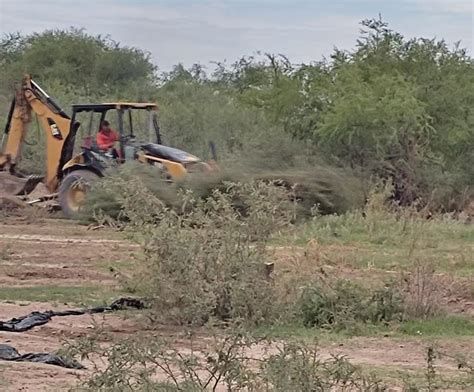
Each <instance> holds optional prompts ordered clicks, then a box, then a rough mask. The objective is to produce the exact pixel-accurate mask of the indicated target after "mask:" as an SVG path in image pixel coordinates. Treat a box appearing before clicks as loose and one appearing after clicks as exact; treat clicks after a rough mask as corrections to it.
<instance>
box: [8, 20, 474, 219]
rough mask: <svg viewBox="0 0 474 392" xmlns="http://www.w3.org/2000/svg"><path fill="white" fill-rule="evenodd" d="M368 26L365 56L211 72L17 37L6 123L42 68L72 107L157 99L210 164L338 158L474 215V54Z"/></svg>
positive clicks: (91, 43)
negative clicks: (470, 207) (21, 91)
mask: <svg viewBox="0 0 474 392" xmlns="http://www.w3.org/2000/svg"><path fill="white" fill-rule="evenodd" d="M362 26H363V30H362V31H361V36H360V37H359V39H358V40H357V44H356V46H355V49H354V50H351V51H342V50H338V49H336V50H334V52H333V53H332V54H331V56H330V58H329V59H324V60H322V61H319V62H312V63H310V64H303V65H294V64H292V62H291V60H290V59H288V58H286V57H285V56H283V55H279V56H275V55H272V54H269V53H266V54H264V55H260V54H259V55H255V56H246V57H242V58H241V59H240V60H239V61H237V62H235V63H234V64H230V65H228V64H225V63H218V64H217V65H216V68H215V69H214V70H212V71H211V72H210V74H206V72H205V70H204V68H203V67H201V66H199V65H194V66H193V67H191V68H190V69H185V68H184V67H183V66H182V65H177V66H176V67H175V68H174V69H173V70H172V71H171V72H169V73H166V74H161V75H158V74H157V72H156V66H155V65H154V64H152V63H151V61H150V58H149V55H148V54H147V53H146V52H144V51H143V50H141V49H137V48H129V47H124V46H121V45H120V44H119V43H116V42H114V41H113V40H112V39H110V38H109V37H101V36H91V35H89V34H86V33H85V32H84V31H83V30H80V29H71V30H65V31H62V30H53V31H45V32H43V33H35V34H31V35H26V36H24V35H20V34H10V35H7V36H5V37H4V38H3V39H1V40H0V69H1V72H0V105H1V106H2V107H4V108H5V110H2V111H1V112H0V116H3V117H4V116H5V114H6V112H7V109H6V108H7V105H8V100H9V97H10V96H11V91H12V87H13V85H15V83H17V82H18V80H19V78H20V76H21V73H23V72H29V73H32V74H33V75H34V76H35V77H36V78H37V79H38V80H39V81H40V82H41V83H43V84H44V86H45V87H46V88H47V90H49V91H50V92H51V93H52V95H53V96H54V97H56V98H57V100H58V101H59V102H61V103H62V104H63V106H64V107H65V109H66V110H67V106H66V105H69V104H70V103H73V102H78V101H82V102H86V101H101V100H108V101H110V100H117V99H127V100H152V101H157V102H158V103H159V104H160V107H161V125H162V131H163V134H164V139H165V141H166V142H167V143H169V144H171V145H175V146H177V147H181V148H183V149H185V150H188V151H190V152H194V153H195V154H197V155H200V156H203V157H204V158H206V157H209V149H208V142H209V141H214V142H215V144H216V145H217V146H218V154H219V157H220V159H221V160H222V162H223V163H225V164H226V165H229V166H231V167H234V166H238V167H239V168H240V167H244V168H247V169H248V170H251V169H252V170H254V169H256V168H258V169H261V170H293V171H299V170H306V171H312V170H313V168H318V167H320V166H327V164H328V163H330V164H331V165H334V166H338V167H339V168H342V169H349V170H351V171H352V173H351V175H352V176H362V177H366V178H367V177H370V176H373V177H381V178H384V179H389V180H390V181H392V182H393V184H394V186H395V192H394V198H395V199H397V200H398V201H400V202H401V203H402V204H412V203H414V202H416V203H417V205H428V206H430V207H431V208H432V209H435V208H444V209H449V210H452V209H460V208H462V207H463V205H464V204H466V202H468V201H469V200H470V198H472V195H473V194H472V192H473V189H472V184H473V183H474V170H473V166H472V164H471V162H472V161H473V160H474V156H473V149H472V148H471V146H472V145H473V144H474V132H473V128H474V123H473V121H474V115H473V109H472V108H473V105H472V103H473V102H474V90H473V89H472V88H471V86H472V85H473V84H474V67H473V65H474V64H473V60H472V57H470V56H469V54H468V53H467V52H466V50H464V49H462V48H461V47H459V46H458V45H455V46H454V47H450V46H449V45H448V44H447V43H446V42H444V41H442V40H441V41H439V40H434V39H431V40H430V39H419V38H412V39H407V38H404V37H403V36H401V35H400V34H398V33H397V32H395V31H393V30H391V29H390V28H389V27H388V25H387V24H386V23H385V22H384V21H383V20H380V19H374V20H365V21H363V22H362ZM4 113H5V114H4ZM137 134H139V136H140V137H141V138H146V137H148V135H145V134H142V133H140V129H138V130H137ZM30 136H31V137H30V138H29V139H28V140H29V141H30V144H31V146H30V147H28V148H27V149H25V159H26V157H30V158H31V160H32V161H34V164H29V165H26V166H25V167H26V168H27V169H29V170H36V171H37V170H38V167H39V165H38V162H40V161H42V159H43V157H42V155H41V153H38V151H43V150H44V148H43V147H42V144H41V143H39V142H38V140H39V137H38V136H36V135H30ZM318 176H319V172H318V170H317V169H315V170H314V174H313V175H310V177H313V178H314V177H318Z"/></svg>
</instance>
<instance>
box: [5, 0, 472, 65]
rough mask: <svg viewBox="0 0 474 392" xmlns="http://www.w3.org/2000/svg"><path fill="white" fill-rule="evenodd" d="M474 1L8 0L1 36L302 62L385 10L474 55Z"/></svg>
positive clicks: (345, 44) (175, 55)
mask: <svg viewBox="0 0 474 392" xmlns="http://www.w3.org/2000/svg"><path fill="white" fill-rule="evenodd" d="M473 4H474V0H360V1H357V0H332V1H323V0H254V1H250V0H75V1H71V0H0V33H2V34H3V33H11V32H15V31H20V32H22V33H30V32H33V31H37V32H38V31H42V30H44V29H52V28H68V27H70V26H74V27H84V28H85V29H86V31H87V32H89V33H92V34H104V35H106V34H109V35H111V36H112V38H113V39H115V40H116V41H119V42H121V43H122V44H125V45H129V46H138V47H140V48H142V49H145V50H147V51H149V52H150V53H151V55H152V58H153V60H154V61H155V63H156V64H157V65H158V66H159V67H160V69H161V70H165V71H166V70H169V69H170V68H171V66H172V65H173V64H176V63H179V62H181V63H184V64H185V65H187V66H189V65H192V64H193V63H201V64H204V65H206V64H207V63H208V62H209V61H223V60H227V61H230V62H231V61H234V60H236V59H237V58H239V57H240V56H242V55H244V54H245V55H248V54H252V53H254V52H255V51H258V50H260V51H263V52H272V53H283V54H285V55H287V56H289V57H290V59H291V60H293V61H294V62H309V61H312V60H319V59H321V57H322V56H327V55H329V54H330V52H331V50H332V48H333V47H334V46H337V47H339V48H343V49H350V48H352V47H353V45H354V43H355V40H356V38H357V35H358V31H359V28H360V26H359V22H360V21H361V20H362V19H366V18H372V17H376V16H377V15H378V14H379V13H381V14H382V16H383V18H384V19H385V20H386V21H388V22H389V23H390V25H391V27H392V28H393V29H395V30H397V31H399V32H401V33H402V34H404V35H406V36H410V37H411V36H418V37H420V36H421V37H427V38H432V37H437V38H444V39H445V40H446V41H448V42H450V43H453V42H455V41H459V40H460V41H461V42H462V45H463V46H465V47H467V48H468V49H469V50H470V53H471V54H472V53H473V42H474V37H473V35H474V34H473V16H472V14H473Z"/></svg>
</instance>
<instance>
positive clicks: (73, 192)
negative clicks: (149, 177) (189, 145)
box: [58, 102, 215, 216]
mask: <svg viewBox="0 0 474 392" xmlns="http://www.w3.org/2000/svg"><path fill="white" fill-rule="evenodd" d="M104 120H106V121H107V122H108V123H109V124H110V125H111V128H112V129H113V130H114V131H115V132H117V133H118V134H119V140H118V142H117V143H116V146H114V148H115V149H116V150H117V153H116V154H110V153H109V151H107V150H101V149H100V148H99V146H98V145H97V143H96V137H97V133H98V132H99V130H100V124H102V122H103V121H104ZM81 124H85V126H84V125H81ZM145 140H147V141H145ZM132 160H135V161H139V162H141V163H145V164H149V165H152V166H155V167H157V168H158V169H159V170H161V171H162V173H163V176H164V178H166V179H167V180H169V181H177V180H182V179H184V178H185V177H186V175H187V174H188V173H190V172H210V171H214V168H215V167H213V165H212V163H211V164H209V163H206V162H203V161H202V160H201V159H199V158H198V157H196V156H194V155H192V154H189V153H187V152H186V151H182V150H179V149H177V148H173V147H169V146H165V145H163V144H162V139H161V134H160V127H159V125H158V116H157V106H156V104H154V103H131V102H118V103H103V104H79V105H73V106H72V117H71V129H70V132H69V134H68V137H67V139H66V141H65V143H64V148H63V151H62V154H61V160H60V165H59V168H58V171H59V172H58V178H59V179H61V186H60V189H59V200H60V204H61V208H62V209H63V211H64V212H65V213H66V215H68V216H74V215H75V213H76V212H77V211H78V209H79V208H80V205H81V204H82V203H83V200H84V195H85V191H86V188H87V187H88V184H89V183H90V182H91V181H92V180H93V179H94V178H97V177H102V176H104V174H105V170H106V169H107V168H108V167H113V166H118V165H120V164H121V163H123V162H127V161H132Z"/></svg>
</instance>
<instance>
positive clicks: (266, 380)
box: [69, 334, 388, 392]
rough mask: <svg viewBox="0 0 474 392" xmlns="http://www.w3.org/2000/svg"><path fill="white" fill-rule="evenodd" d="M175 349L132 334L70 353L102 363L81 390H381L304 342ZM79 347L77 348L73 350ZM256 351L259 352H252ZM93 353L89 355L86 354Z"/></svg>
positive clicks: (233, 340) (238, 340)
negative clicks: (102, 346)
mask: <svg viewBox="0 0 474 392" xmlns="http://www.w3.org/2000/svg"><path fill="white" fill-rule="evenodd" d="M189 343H190V346H191V350H182V349H181V350H179V349H176V348H175V347H173V346H172V345H170V344H168V343H166V342H163V341H158V340H156V339H149V338H146V339H145V338H140V337H138V338H132V339H128V340H124V341H122V342H119V343H115V344H112V345H108V346H107V347H105V348H100V346H91V345H90V343H89V342H86V344H81V343H80V342H79V343H76V344H75V345H74V344H73V345H71V346H70V347H69V351H70V352H74V353H75V354H76V355H81V356H82V357H83V358H88V359H89V360H92V361H95V360H96V358H99V357H100V358H106V359H107V362H108V366H106V367H104V366H95V367H94V370H93V372H92V374H91V375H90V376H88V378H87V379H86V380H85V381H83V382H81V384H80V386H79V388H78V390H81V391H84V390H85V391H97V390H100V391H104V392H105V391H114V392H115V391H123V392H125V391H126V392H128V391H163V392H178V391H183V392H184V391H185V392H204V391H220V390H227V391H238V390H243V391H248V392H260V391H262V392H286V391H292V392H307V391H320V392H330V391H336V390H337V391H354V390H357V391H364V392H381V391H386V390H387V388H388V386H387V385H385V384H384V383H383V382H382V381H380V379H378V378H377V377H375V376H373V375H366V374H364V373H363V372H362V371H361V369H360V368H359V367H357V366H355V365H352V364H351V363H350V362H349V361H348V360H347V359H345V358H344V357H342V356H335V357H332V358H330V359H324V358H322V357H321V356H320V355H319V353H318V350H317V347H314V346H310V345H307V344H304V343H292V344H287V343H281V344H277V343H275V342H271V341H258V340H255V339H251V338H248V337H245V336H242V335H239V334H231V335H229V336H227V337H223V338H217V339H215V341H214V342H210V341H209V342H208V344H207V348H206V349H203V350H199V349H198V350H196V349H193V341H192V340H191V341H190V342H189ZM77 347H79V350H78V349H77ZM256 353H259V354H256ZM91 354H93V355H91Z"/></svg>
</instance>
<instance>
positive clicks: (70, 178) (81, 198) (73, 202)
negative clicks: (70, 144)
mask: <svg viewBox="0 0 474 392" xmlns="http://www.w3.org/2000/svg"><path fill="white" fill-rule="evenodd" d="M98 178H99V176H98V175H97V174H95V173H94V172H93V171H90V170H74V171H73V172H71V173H69V174H68V175H67V176H66V177H64V179H63V181H62V182H61V186H60V187H59V195H58V199H59V205H60V206H61V209H62V211H63V213H64V215H65V216H66V217H68V218H76V217H77V216H78V214H79V212H80V210H81V208H82V206H83V205H84V202H85V198H86V193H87V191H88V190H89V188H90V186H91V184H92V183H93V182H94V181H96V180H97V179H98Z"/></svg>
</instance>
